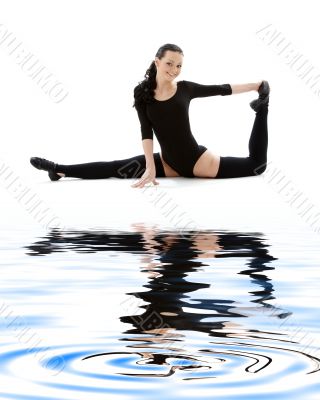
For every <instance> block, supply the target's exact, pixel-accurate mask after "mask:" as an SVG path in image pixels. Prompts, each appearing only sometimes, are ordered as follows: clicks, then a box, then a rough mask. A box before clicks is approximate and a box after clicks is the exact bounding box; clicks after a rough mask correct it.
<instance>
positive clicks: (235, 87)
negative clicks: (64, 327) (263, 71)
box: [230, 81, 262, 94]
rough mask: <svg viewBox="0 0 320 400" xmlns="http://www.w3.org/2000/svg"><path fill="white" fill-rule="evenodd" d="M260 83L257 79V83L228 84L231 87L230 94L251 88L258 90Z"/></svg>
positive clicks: (247, 90)
mask: <svg viewBox="0 0 320 400" xmlns="http://www.w3.org/2000/svg"><path fill="white" fill-rule="evenodd" d="M261 83H262V81H259V82H257V83H240V84H234V85H231V84H230V86H231V89H232V94H238V93H245V92H250V91H251V90H256V91H258V89H259V86H260V85H261Z"/></svg>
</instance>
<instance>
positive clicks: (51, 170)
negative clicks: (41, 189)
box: [30, 157, 61, 181]
mask: <svg viewBox="0 0 320 400" xmlns="http://www.w3.org/2000/svg"><path fill="white" fill-rule="evenodd" d="M30 164H31V165H32V166H33V167H35V168H37V169H42V170H44V171H48V175H49V178H50V179H51V180H52V181H57V180H59V179H60V178H61V176H60V175H58V174H57V173H56V167H57V164H56V163H54V162H53V161H49V160H46V159H45V158H40V157H31V158H30Z"/></svg>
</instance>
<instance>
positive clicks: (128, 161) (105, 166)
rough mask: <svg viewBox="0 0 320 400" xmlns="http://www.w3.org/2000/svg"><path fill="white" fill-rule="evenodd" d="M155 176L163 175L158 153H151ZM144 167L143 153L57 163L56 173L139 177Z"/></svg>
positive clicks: (81, 176) (103, 176) (83, 175)
mask: <svg viewBox="0 0 320 400" xmlns="http://www.w3.org/2000/svg"><path fill="white" fill-rule="evenodd" d="M153 156H154V161H155V166H156V177H165V172H164V169H163V165H162V162H161V158H160V153H153ZM145 169H146V158H145V155H144V154H140V155H138V156H133V157H131V158H125V159H121V160H113V161H95V162H89V163H84V164H72V165H64V164H57V167H56V170H55V172H56V173H59V172H62V173H63V174H65V176H66V177H73V178H82V179H105V178H112V177H115V178H140V177H141V175H143V173H144V171H145Z"/></svg>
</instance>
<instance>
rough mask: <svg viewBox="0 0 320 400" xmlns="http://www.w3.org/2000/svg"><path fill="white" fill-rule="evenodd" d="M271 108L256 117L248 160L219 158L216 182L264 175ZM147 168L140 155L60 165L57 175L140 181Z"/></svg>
mask: <svg viewBox="0 0 320 400" xmlns="http://www.w3.org/2000/svg"><path fill="white" fill-rule="evenodd" d="M267 117H268V106H266V105H264V106H262V107H261V108H260V110H259V111H258V112H257V113H256V116H255V120H254V124H253V127H252V131H251V136H250V139H249V156H248V157H223V156H220V165H219V170H218V173H217V176H216V177H215V178H239V177H243V176H252V175H258V174H261V173H262V172H264V171H265V169H266V163H267V149H268V126H267ZM153 156H154V161H155V167H156V177H158V178H160V177H161V178H162V177H165V172H164V169H163V165H162V162H161V158H160V153H153ZM145 168H146V160H145V155H144V154H140V155H138V156H134V157H131V158H126V159H121V160H113V161H96V162H89V163H84V164H73V165H63V164H57V168H56V171H57V172H62V173H64V174H65V176H66V177H74V178H82V179H104V178H111V177H115V178H140V177H141V175H143V173H144V171H145Z"/></svg>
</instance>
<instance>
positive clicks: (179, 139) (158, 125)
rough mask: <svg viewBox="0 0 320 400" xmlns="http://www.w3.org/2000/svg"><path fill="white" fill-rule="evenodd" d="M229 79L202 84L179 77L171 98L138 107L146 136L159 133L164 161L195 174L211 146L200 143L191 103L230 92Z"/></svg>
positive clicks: (181, 172) (189, 173) (180, 169)
mask: <svg viewBox="0 0 320 400" xmlns="http://www.w3.org/2000/svg"><path fill="white" fill-rule="evenodd" d="M230 94H232V89H231V86H230V84H229V83H225V84H221V85H202V84H199V83H195V82H190V81H185V80H182V81H178V82H177V90H176V93H175V94H174V95H173V96H172V97H170V98H169V99H168V100H156V99H154V101H153V102H152V103H148V104H146V103H144V104H143V105H139V106H138V107H137V113H138V117H139V120H140V125H141V136H142V140H143V139H153V133H155V135H156V137H157V139H158V142H159V144H160V147H161V153H162V157H163V159H164V161H165V162H166V163H167V164H169V165H170V166H171V167H172V168H173V169H174V170H175V171H177V172H178V173H179V175H181V176H187V177H193V176H194V175H193V167H194V165H195V163H196V162H197V160H198V159H199V157H200V156H201V154H203V153H204V152H205V151H206V150H207V148H206V147H205V146H202V145H198V143H197V141H196V140H195V138H194V136H193V134H192V132H191V129H190V121H189V104H190V101H191V100H192V99H193V98H195V97H207V96H217V95H222V96H225V95H230Z"/></svg>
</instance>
